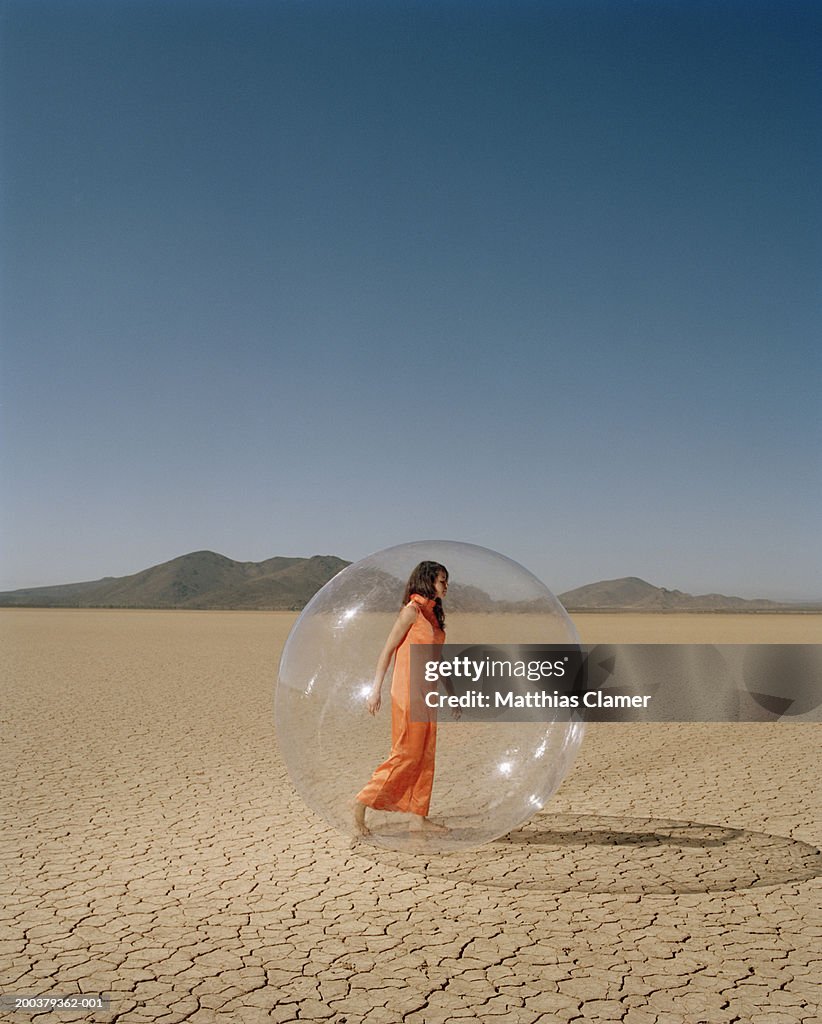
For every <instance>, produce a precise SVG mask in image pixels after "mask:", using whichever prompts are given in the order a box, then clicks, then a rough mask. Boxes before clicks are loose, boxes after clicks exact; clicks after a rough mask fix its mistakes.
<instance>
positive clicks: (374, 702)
mask: <svg viewBox="0 0 822 1024" xmlns="http://www.w3.org/2000/svg"><path fill="white" fill-rule="evenodd" d="M381 704H382V687H376V688H375V689H373V690H372V691H371V693H370V694H369V696H368V714H369V715H376V713H377V712H378V711H379V710H380V705H381Z"/></svg>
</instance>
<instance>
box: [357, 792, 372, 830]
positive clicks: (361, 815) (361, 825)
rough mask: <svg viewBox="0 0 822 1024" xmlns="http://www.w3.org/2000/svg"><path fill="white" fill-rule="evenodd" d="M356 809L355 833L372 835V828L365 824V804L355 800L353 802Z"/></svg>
mask: <svg viewBox="0 0 822 1024" xmlns="http://www.w3.org/2000/svg"><path fill="white" fill-rule="evenodd" d="M353 810H354V835H357V836H370V835H371V829H369V827H368V826H367V825H366V824H365V804H361V803H360V801H359V800H355V801H354V804H353Z"/></svg>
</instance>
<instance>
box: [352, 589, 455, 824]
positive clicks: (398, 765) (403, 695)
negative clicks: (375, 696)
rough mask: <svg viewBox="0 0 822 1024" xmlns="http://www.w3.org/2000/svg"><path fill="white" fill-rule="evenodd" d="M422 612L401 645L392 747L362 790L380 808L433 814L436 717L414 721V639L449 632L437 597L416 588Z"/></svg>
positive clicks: (361, 796) (439, 637) (431, 639)
mask: <svg viewBox="0 0 822 1024" xmlns="http://www.w3.org/2000/svg"><path fill="white" fill-rule="evenodd" d="M411 600H412V601H413V603H414V604H415V605H416V606H417V618H416V621H415V622H414V623H412V625H411V628H410V629H409V630H408V632H407V633H406V635H405V639H404V640H403V642H402V643H401V644H400V646H399V647H398V648H397V653H396V655H395V656H394V675H393V678H392V680H391V753H390V754H389V755H388V760H387V761H385V762H383V764H381V765H380V766H379V768H377V769H376V771H375V772H374V774H373V775H372V776H371V781H370V782H369V783H368V784H367V785H366V786H365V787H364V788H363V789H362V790H361V791H360V792H359V793H358V794H357V800H359V801H360V803H361V804H365V806H366V807H373V808H374V809H375V810H378V811H409V812H410V813H411V814H421V815H423V816H425V815H427V814H428V806H429V804H430V802H431V789H432V788H433V785H434V754H435V752H436V747H437V723H436V719H435V713H434V712H432V716H431V721H428V722H412V721H411V644H441V643H443V642H444V640H445V633H444V632H443V631H442V630H441V629H440V627H439V624H438V623H437V620H436V617H435V616H434V599H433V598H432V597H421V596H420V595H419V594H412V595H411Z"/></svg>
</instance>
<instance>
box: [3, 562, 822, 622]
mask: <svg viewBox="0 0 822 1024" xmlns="http://www.w3.org/2000/svg"><path fill="white" fill-rule="evenodd" d="M350 564H351V563H350V562H347V561H345V559H343V558H337V556H336V555H313V556H312V557H311V558H282V557H277V558H268V559H266V560H265V561H263V562H235V561H234V560H233V559H231V558H226V556H225V555H219V554H217V553H216V552H215V551H193V552H191V554H188V555H181V556H180V557H179V558H173V559H172V560H171V561H170V562H163V563H162V564H160V565H154V566H152V567H151V568H150V569H143V571H142V572H137V573H134V575H133V576H120V577H113V576H106V577H105V578H104V579H101V580H93V581H91V582H88V583H65V584H62V585H60V586H55V587H32V588H29V589H27V590H11V591H6V592H5V593H0V607H18V608H19V607H30V608H215V609H216V608H224V609H237V610H247V609H265V610H272V611H277V610H281V611H298V610H300V609H302V608H304V607H305V606H306V605H307V604H308V602H309V601H310V600H311V598H312V597H313V596H314V594H316V593H317V591H318V590H319V589H320V588H321V587H323V586H324V585H325V584H326V583H327V582H328V581H329V580H330V579H331V578H332V577H333V576H336V575H337V573H338V572H339V571H340V570H341V569H344V568H345V567H346V566H347V565H350ZM402 584H403V581H402V580H398V579H395V578H394V577H393V576H390V575H389V574H387V573H383V572H379V571H378V570H376V569H375V570H374V571H373V579H371V581H370V584H369V586H370V590H369V601H370V602H372V603H374V604H375V605H377V606H382V605H383V604H384V605H386V606H388V607H390V606H392V605H393V603H394V602H395V601H397V600H398V599H399V598H398V594H401V593H402ZM558 596H559V600H560V601H561V602H562V604H563V605H564V606H565V607H566V608H567V609H568V611H570V612H574V611H578V612H586V611H597V612H600V611H611V612H623V611H625V612H627V611H633V612H779V611H781V612H785V611H794V612H796V611H815V612H822V603H815V604H810V603H806V604H784V603H782V604H780V603H779V602H777V601H766V600H755V601H749V600H746V599H744V598H741V597H725V596H724V595H723V594H702V595H699V596H696V597H695V596H693V595H692V594H685V593H683V592H682V591H681V590H666V589H665V588H664V587H655V586H653V584H651V583H647V582H646V581H645V580H641V579H639V578H638V577H636V576H626V577H623V578H622V579H618V580H601V581H600V582H599V583H589V584H588V585H587V586H585V587H577V589H576V590H569V591H567V592H566V593H564V594H559V595H558ZM448 608H449V610H450V611H452V612H457V611H465V612H468V611H470V612H494V611H506V612H511V611H517V610H522V611H529V612H534V611H539V610H540V604H539V602H537V603H536V604H535V603H534V602H530V603H526V604H524V605H522V606H520V605H511V604H509V603H506V602H498V601H495V600H494V598H493V596H492V595H490V594H486V593H485V592H484V591H482V590H480V589H478V588H477V587H473V586H467V585H462V586H460V584H459V583H458V582H457V581H456V580H455V581H454V583H453V585H452V587H451V589H450V590H449V593H448Z"/></svg>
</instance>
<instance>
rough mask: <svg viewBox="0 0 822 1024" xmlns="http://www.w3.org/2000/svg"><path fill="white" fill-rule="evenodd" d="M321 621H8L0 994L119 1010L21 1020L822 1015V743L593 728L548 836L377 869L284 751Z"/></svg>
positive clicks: (212, 617) (731, 733) (779, 733)
mask: <svg viewBox="0 0 822 1024" xmlns="http://www.w3.org/2000/svg"><path fill="white" fill-rule="evenodd" d="M680 619H684V620H685V621H684V622H680V621H679V620H680ZM293 620H294V616H293V615H289V614H286V613H255V612H225V613H223V612H140V611H131V612H119V611H81V610H77V611H73V610H40V609H38V610H28V609H26V610H23V609H19V610H17V609H15V610H8V611H4V612H3V613H2V615H1V616H0V627H2V641H3V664H4V669H3V703H2V712H0V717H2V724H3V747H2V765H1V766H0V767H2V794H3V809H4V820H5V827H4V830H3V834H2V846H1V847H0V859H1V861H2V876H0V886H2V890H3V898H2V920H0V993H5V994H10V993H14V994H19V995H27V996H34V995H39V996H41V995H48V994H53V995H61V996H65V995H70V994H72V993H89V994H97V993H107V994H109V995H110V997H111V998H110V1005H109V1008H108V1009H106V1010H104V1011H97V1012H94V1013H90V1014H86V1015H85V1016H84V1015H83V1014H79V1013H72V1012H70V1011H48V1012H42V1013H32V1012H30V1011H27V1012H25V1013H23V1012H19V1011H18V1012H7V1013H5V1014H4V1019H9V1020H13V1021H23V1020H32V1019H35V1020H40V1021H52V1020H53V1021H63V1020H81V1019H86V1020H93V1021H112V1022H113V1021H123V1022H134V1024H142V1022H149V1021H152V1022H153V1021H162V1022H166V1024H175V1022H182V1021H186V1022H189V1021H190V1022H197V1024H200V1022H202V1024H207V1022H211V1021H220V1022H232V1021H236V1022H239V1024H256V1022H263V1021H266V1022H267V1021H275V1022H281V1024H285V1022H289V1021H295V1022H296V1021H317V1022H320V1021H322V1022H328V1024H360V1022H368V1024H399V1022H407V1024H433V1022H452V1021H453V1022H459V1021H464V1022H468V1021H491V1022H493V1021H497V1020H499V1021H503V1020H505V1021H512V1022H514V1024H536V1022H548V1021H550V1022H557V1021H558V1022H570V1021H592V1022H593V1021H601V1022H604V1021H623V1022H625V1024H734V1022H740V1024H783V1022H784V1024H811V1022H818V1021H819V1020H820V1010H819V992H820V981H822V915H820V909H819V908H820V904H821V903H822V900H820V894H821V893H822V884H820V876H822V857H820V854H819V849H818V848H819V845H820V841H821V839H820V824H822V815H821V814H820V799H819V776H820V758H819V749H820V743H819V740H820V728H822V726H820V725H818V724H784V723H779V724H754V725H705V724H699V725H669V724H668V725H662V724H660V725H632V726H625V725H597V726H593V727H589V729H588V732H587V734H586V738H585V741H584V743H583V746H582V750H581V753H580V755H579V757H578V759H577V762H576V764H575V766H574V768H573V769H572V771H571V772H570V774H569V775H568V777H567V778H566V780H565V782H564V783H563V785H562V787H561V788H560V790H559V792H558V793H557V795H556V796H555V797H554V799H553V800H552V801H551V802H550V803H549V804H548V805H547V807H546V808H545V810H544V811H543V812H542V813H541V814H540V815H538V816H537V817H536V818H534V819H533V820H532V821H531V822H529V823H528V825H527V826H525V827H524V828H523V829H521V830H520V831H519V832H516V833H514V834H513V835H511V836H509V837H507V838H505V839H503V840H500V841H499V842H497V843H493V844H490V845H489V846H488V847H485V848H483V849H481V850H479V851H476V852H474V853H470V854H462V855H449V856H439V857H434V856H424V855H415V856H409V855H407V854H406V855H400V854H392V853H389V852H387V851H379V850H376V851H375V850H373V849H367V848H366V849H363V848H362V847H360V848H355V849H351V848H350V845H349V843H348V842H347V841H346V840H345V839H344V838H343V837H341V836H339V835H338V834H337V833H336V832H334V831H332V830H330V829H329V828H328V827H327V826H325V825H324V823H323V822H322V821H320V820H319V819H318V818H317V817H316V816H314V815H313V814H312V813H311V812H309V811H308V810H307V809H306V808H305V806H304V805H303V804H302V802H301V800H300V799H299V798H298V797H297V796H296V795H295V793H294V791H293V789H292V787H291V785H290V783H289V781H288V778H287V776H286V774H285V771H284V769H283V766H282V762H281V761H280V758H279V756H278V752H277V749H276V742H275V735H274V727H273V719H272V692H273V682H274V677H275V673H276V665H277V661H278V659H279V654H280V649H281V646H282V643H283V642H284V639H285V636H286V635H287V632H288V629H289V628H290V625H291V623H292V622H293ZM575 621H576V622H577V625H578V628H579V629H580V632H581V634H582V636H583V639H584V640H586V641H587V642H591V643H598V642H652V641H654V640H656V641H659V642H661V641H663V640H671V641H676V642H687V641H688V640H692V641H694V642H707V643H714V642H756V641H766V640H770V641H773V642H790V641H793V640H796V641H805V642H815V641H818V640H819V637H820V635H822V631H820V623H819V617H817V616H787V617H786V616H738V617H737V616H704V617H703V616H685V617H679V616H673V617H657V616H642V617H634V616H616V617H612V616H579V617H578V618H576V619H575ZM663 630H664V631H665V633H664V635H663V634H662V632H661V631H663ZM677 631H678V632H677Z"/></svg>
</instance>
